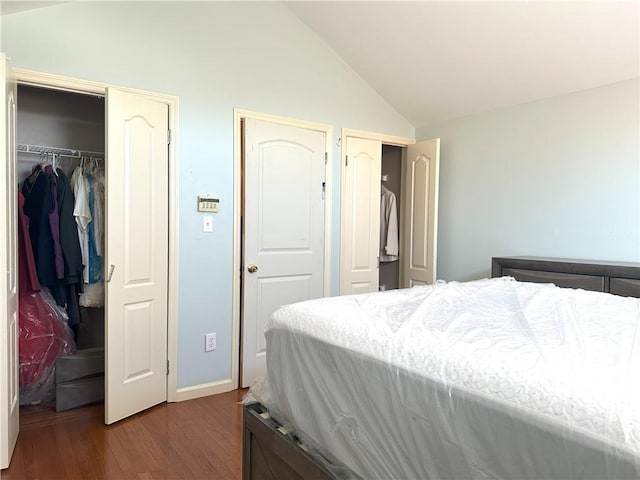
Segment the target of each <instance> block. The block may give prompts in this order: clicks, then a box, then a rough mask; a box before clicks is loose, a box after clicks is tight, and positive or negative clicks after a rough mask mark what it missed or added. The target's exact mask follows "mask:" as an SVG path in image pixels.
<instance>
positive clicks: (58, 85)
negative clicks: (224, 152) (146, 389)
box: [14, 68, 179, 402]
mask: <svg viewBox="0 0 640 480" xmlns="http://www.w3.org/2000/svg"><path fill="white" fill-rule="evenodd" d="M14 71H15V74H16V78H17V81H18V85H31V86H37V87H43V88H48V89H54V90H64V91H71V92H76V93H83V94H97V95H100V96H105V95H106V92H107V88H109V87H113V88H117V89H119V90H122V91H125V92H130V93H136V94H140V95H145V96H147V97H150V98H153V99H155V100H157V101H158V102H161V103H164V104H166V105H167V106H168V107H169V128H170V129H171V143H170V144H169V271H168V305H167V307H168V318H167V359H168V360H169V363H170V365H171V368H170V369H169V374H168V375H167V401H168V402H176V401H178V400H179V399H178V393H177V389H178V240H179V236H178V228H177V226H178V225H179V218H178V212H179V209H178V207H179V203H178V202H179V199H178V151H179V150H178V138H179V135H178V97H177V96H174V95H165V94H161V93H157V92H148V91H145V90H139V89H134V88H128V87H121V86H119V85H111V84H108V83H101V82H94V81H90V80H82V79H76V78H72V77H64V76H61V75H54V74H50V73H43V72H36V71H32V70H25V69H21V68H14ZM18 101H19V99H18Z"/></svg>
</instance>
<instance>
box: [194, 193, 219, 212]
mask: <svg viewBox="0 0 640 480" xmlns="http://www.w3.org/2000/svg"><path fill="white" fill-rule="evenodd" d="M219 209H220V199H219V198H218V197H213V196H211V195H198V211H199V212H210V213H218V210H219Z"/></svg>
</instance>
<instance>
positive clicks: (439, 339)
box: [265, 277, 640, 479]
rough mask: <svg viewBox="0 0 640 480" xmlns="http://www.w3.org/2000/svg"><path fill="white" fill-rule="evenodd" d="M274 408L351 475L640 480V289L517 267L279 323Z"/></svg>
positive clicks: (298, 307) (272, 361) (335, 301)
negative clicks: (565, 284)
mask: <svg viewBox="0 0 640 480" xmlns="http://www.w3.org/2000/svg"><path fill="white" fill-rule="evenodd" d="M265 335H266V339H267V370H268V385H269V390H270V395H271V398H270V399H268V402H267V406H268V407H269V408H271V410H272V412H273V414H274V416H276V418H278V420H279V421H280V422H282V423H285V424H286V425H287V426H288V428H292V429H294V430H295V431H296V432H297V433H298V435H299V436H300V437H301V438H302V439H303V440H304V441H305V442H306V443H307V444H308V445H310V446H311V448H312V449H313V450H314V451H316V452H317V453H318V454H321V455H322V456H324V457H325V458H328V459H335V460H336V461H337V462H339V463H342V464H344V465H346V466H347V467H348V472H344V476H349V475H352V476H354V477H358V476H359V477H362V478H366V479H375V478H380V479H392V478H398V479H400V478H402V479H423V478H456V479H462V478H481V479H485V478H486V479H489V478H492V479H493V478H504V479H515V478H562V479H569V478H594V479H596V478H597V479H602V478H640V300H638V299H633V298H623V297H618V296H614V295H609V294H605V293H597V292H587V291H583V290H574V289H564V288H558V287H555V286H554V285H550V284H532V283H522V282H517V281H515V280H513V279H512V278H508V277H501V278H494V279H485V280H479V281H475V282H466V283H458V282H449V283H444V282H439V283H437V284H435V285H433V286H419V287H414V288H411V289H405V290H394V291H387V292H380V293H374V294H365V295H353V296H344V297H334V298H325V299H319V300H311V301H306V302H302V303H298V304H293V305H288V306H284V307H282V308H280V309H279V310H277V311H276V312H275V313H274V314H273V315H272V317H271V318H270V320H269V322H268V324H267V328H266V332H265Z"/></svg>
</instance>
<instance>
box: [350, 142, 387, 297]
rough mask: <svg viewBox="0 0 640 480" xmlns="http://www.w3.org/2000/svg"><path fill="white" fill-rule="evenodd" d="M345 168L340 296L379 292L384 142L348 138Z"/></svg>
mask: <svg viewBox="0 0 640 480" xmlns="http://www.w3.org/2000/svg"><path fill="white" fill-rule="evenodd" d="M345 152H346V158H345V164H344V168H343V169H342V195H341V202H342V205H341V211H342V213H341V234H340V238H341V242H340V294H341V295H349V294H352V293H367V292H377V291H378V284H379V262H378V260H379V256H380V176H381V171H382V143H381V142H380V141H379V140H369V139H363V138H356V137H347V139H346V145H345Z"/></svg>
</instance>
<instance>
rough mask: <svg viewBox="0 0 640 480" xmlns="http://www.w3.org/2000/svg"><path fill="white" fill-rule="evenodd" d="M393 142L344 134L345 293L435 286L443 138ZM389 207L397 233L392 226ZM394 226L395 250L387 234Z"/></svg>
mask: <svg viewBox="0 0 640 480" xmlns="http://www.w3.org/2000/svg"><path fill="white" fill-rule="evenodd" d="M388 139H389V137H387V136H382V135H380V136H378V135H375V134H366V133H365V132H356V131H354V133H344V132H343V153H344V155H343V160H344V161H343V164H342V184H341V207H340V210H341V223H340V225H341V230H340V294H342V295H348V294H354V293H368V292H376V291H378V290H389V289H394V288H404V287H411V286H413V285H419V284H429V283H433V282H434V281H435V278H436V256H437V244H436V241H437V225H438V222H437V218H438V170H439V156H440V140H439V139H434V140H427V141H424V142H419V143H415V142H413V141H411V140H409V139H400V138H397V137H394V138H393V139H392V140H393V141H391V142H388V141H387V140H388ZM390 198H392V199H394V200H395V202H391V201H390V200H389V199H390ZM391 203H395V210H396V216H397V217H396V218H397V227H395V225H393V223H394V222H390V223H389V212H388V208H389V207H390V206H391V208H394V207H393V205H391ZM396 228H397V233H398V235H397V245H396V244H395V239H393V240H392V239H390V238H389V236H388V231H389V229H393V230H395V229H396ZM393 236H394V235H392V237H393ZM389 247H391V250H389ZM390 253H391V254H392V255H391V256H389V254H390ZM396 253H397V255H395V254H396ZM396 256H397V260H396V258H395V257H396ZM388 260H391V261H388Z"/></svg>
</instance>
